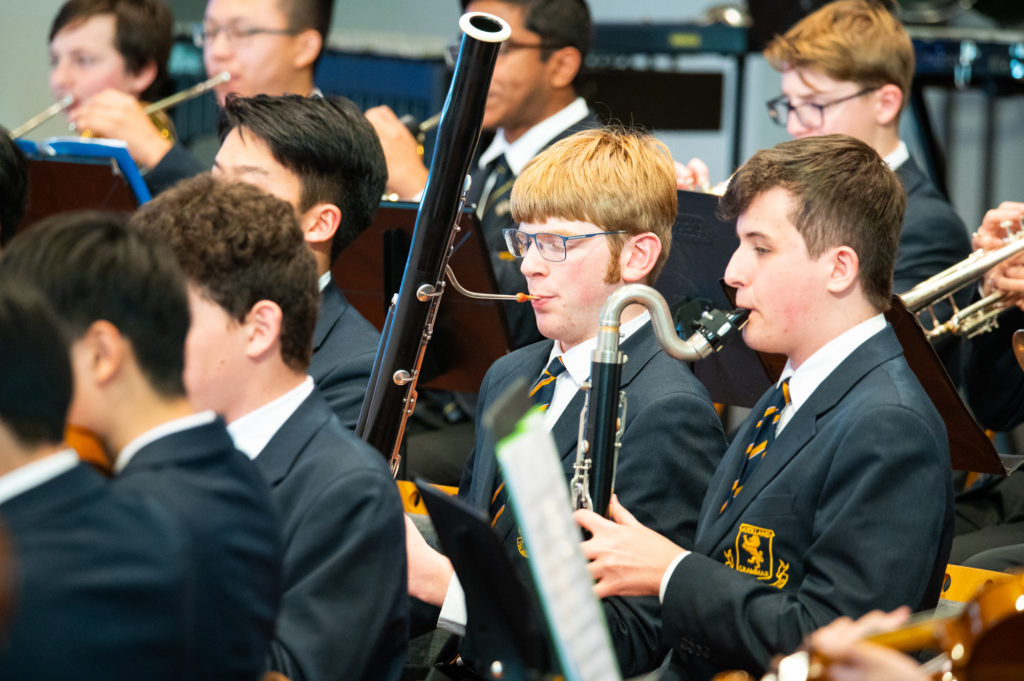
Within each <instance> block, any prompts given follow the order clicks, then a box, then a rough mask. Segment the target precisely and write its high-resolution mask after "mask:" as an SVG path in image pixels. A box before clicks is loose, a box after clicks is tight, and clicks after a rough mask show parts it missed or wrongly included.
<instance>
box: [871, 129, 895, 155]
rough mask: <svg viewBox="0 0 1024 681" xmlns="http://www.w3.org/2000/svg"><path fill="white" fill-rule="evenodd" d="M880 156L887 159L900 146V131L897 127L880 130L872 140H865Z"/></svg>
mask: <svg viewBox="0 0 1024 681" xmlns="http://www.w3.org/2000/svg"><path fill="white" fill-rule="evenodd" d="M864 141H865V142H867V143H868V144H869V145H870V146H871V148H872V149H874V150H875V151H876V152H878V155H879V156H881V157H882V158H885V157H886V156H888V155H889V154H891V153H892V152H894V151H896V148H897V147H898V146H899V145H900V133H899V129H898V128H897V127H895V126H893V127H885V128H880V129H879V130H878V131H877V133H876V134H875V135H874V136H873V138H872V139H870V140H864Z"/></svg>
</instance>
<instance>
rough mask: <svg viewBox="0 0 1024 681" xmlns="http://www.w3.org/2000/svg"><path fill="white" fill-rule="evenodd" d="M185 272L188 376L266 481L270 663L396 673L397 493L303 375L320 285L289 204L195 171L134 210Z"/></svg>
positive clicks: (294, 675) (315, 673)
mask: <svg viewBox="0 0 1024 681" xmlns="http://www.w3.org/2000/svg"><path fill="white" fill-rule="evenodd" d="M133 224H136V225H138V226H139V227H140V228H141V229H143V230H144V231H146V232H147V233H151V234H156V235H159V236H160V237H162V238H163V239H165V240H167V241H168V242H169V243H170V245H171V247H172V249H173V251H174V254H175V255H176V256H177V259H178V261H179V262H180V263H181V266H182V269H183V270H184V272H185V277H186V279H187V280H188V297H189V303H190V307H191V310H192V326H191V329H190V330H189V334H188V340H187V342H186V353H185V354H186V359H185V387H186V389H187V391H188V395H189V398H190V399H191V400H192V402H193V403H194V404H196V405H197V406H200V407H204V408H208V409H212V410H214V411H216V412H217V413H219V414H221V415H222V416H223V417H224V419H225V420H226V421H227V423H228V430H229V432H230V433H231V436H232V438H233V439H234V442H235V445H236V446H237V447H238V448H239V449H241V450H242V451H243V452H244V453H245V454H246V455H248V456H249V457H250V458H252V459H253V460H254V461H255V463H256V468H258V469H259V471H260V472H261V473H262V474H263V476H264V477H265V479H266V481H267V482H268V483H269V484H270V487H271V495H272V497H273V501H274V504H275V506H276V508H277V509H278V511H279V513H280V516H281V519H282V525H283V540H284V547H283V548H284V595H283V599H282V602H281V614H280V616H279V618H278V621H277V633H276V636H275V638H274V640H273V641H272V643H271V650H270V655H269V660H268V665H267V666H268V668H269V669H270V670H273V671H277V672H280V673H282V674H284V675H285V676H287V677H288V678H289V679H291V681H304V680H307V679H308V680H319V679H339V680H340V679H346V680H353V681H358V680H360V679H364V680H366V681H369V680H370V679H374V680H376V679H384V680H393V679H397V678H398V677H399V676H400V675H401V671H402V664H403V661H404V658H405V648H406V641H407V639H408V621H407V610H408V598H407V597H406V596H405V589H406V570H405V541H404V532H403V518H402V505H401V502H400V500H399V497H398V492H397V489H396V488H395V484H394V480H393V479H392V478H391V475H390V473H389V471H388V469H387V466H386V464H385V462H384V457H383V456H381V455H380V454H379V453H378V452H377V451H376V450H374V449H373V448H372V447H370V446H369V445H367V444H366V443H364V442H363V441H361V440H359V439H358V438H357V437H356V436H355V435H354V434H353V433H352V432H351V431H349V430H348V429H346V428H344V427H342V425H341V423H340V422H339V421H338V419H337V418H336V417H335V416H334V414H333V413H331V411H330V409H329V407H328V405H327V403H326V401H325V400H324V398H323V397H322V396H321V395H320V394H319V392H317V391H316V390H315V389H314V385H313V379H312V378H311V377H309V376H307V375H306V367H307V366H308V364H309V358H310V352H311V346H312V337H313V327H314V324H315V322H316V312H317V302H318V298H319V295H318V293H317V289H316V264H315V262H314V258H313V256H312V255H311V254H310V252H309V249H308V248H307V247H306V245H305V240H304V238H303V233H302V230H301V229H300V228H299V226H298V223H297V220H296V217H295V209H294V208H293V207H292V206H290V205H289V204H287V203H285V202H284V201H281V200H280V199H277V198H275V197H273V196H270V195H269V194H266V193H264V192H263V191H261V190H260V189H258V188H256V187H253V186H251V185H248V184H243V183H234V182H224V181H218V180H216V179H214V178H213V177H211V176H210V175H200V176H198V177H195V178H191V179H189V180H185V181H183V182H181V183H180V184H179V185H178V186H176V187H174V188H173V189H170V190H168V191H167V192H165V193H164V194H162V195H160V196H159V197H157V198H156V199H154V200H153V201H151V202H150V203H148V204H146V205H145V206H144V207H143V208H142V209H140V210H139V211H138V212H137V213H136V214H135V216H134V218H133Z"/></svg>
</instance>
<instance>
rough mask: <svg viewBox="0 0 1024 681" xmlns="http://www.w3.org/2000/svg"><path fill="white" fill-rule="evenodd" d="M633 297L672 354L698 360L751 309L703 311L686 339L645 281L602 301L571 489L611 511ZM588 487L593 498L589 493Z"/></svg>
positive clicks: (588, 503)
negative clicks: (623, 331) (622, 343)
mask: <svg viewBox="0 0 1024 681" xmlns="http://www.w3.org/2000/svg"><path fill="white" fill-rule="evenodd" d="M634 303H639V304H640V305H643V306H644V307H646V308H647V310H648V311H649V312H650V314H651V325H652V326H653V328H654V335H655V337H656V338H657V339H658V344H659V345H661V347H662V349H663V350H664V351H665V353H666V354H668V355H669V356H670V357H674V358H676V359H679V360H683V361H686V362H694V361H697V360H699V359H703V358H705V357H708V356H709V355H711V354H713V353H715V352H717V351H718V350H721V349H722V347H723V346H724V345H725V343H726V342H728V341H729V339H731V338H732V337H733V336H735V335H736V333H737V332H738V331H739V330H740V329H742V328H743V326H744V324H746V320H747V315H748V314H749V312H748V310H743V309H737V310H733V311H731V312H724V311H721V310H711V311H709V312H704V314H703V315H702V317H701V319H700V321H699V327H698V329H697V331H696V332H695V333H694V334H693V335H691V336H690V337H689V338H687V339H686V340H683V339H682V338H680V337H679V336H678V334H677V333H676V329H675V325H674V324H673V323H672V314H671V313H670V312H669V309H668V304H667V303H666V302H665V299H664V298H663V297H662V296H661V294H660V293H658V292H657V291H655V290H654V289H653V288H651V287H650V286H644V285H643V284H627V285H625V286H623V287H622V288H619V289H617V290H616V291H614V292H613V293H612V294H611V295H610V296H608V299H607V300H606V301H605V302H604V305H602V306H601V317H600V320H601V321H600V327H599V330H598V333H597V348H596V349H595V350H594V354H593V356H592V362H591V369H590V385H589V388H588V389H587V397H586V403H585V405H584V407H583V414H585V415H586V416H585V420H586V421H585V422H586V425H585V426H584V423H583V421H584V415H583V414H581V416H580V421H581V424H580V429H581V433H582V434H583V437H582V438H581V439H580V441H579V444H578V446H577V448H576V464H575V465H574V473H573V479H572V481H571V482H570V485H569V487H570V492H571V493H572V496H573V505H574V507H575V508H588V509H589V510H592V511H594V512H595V513H599V514H601V515H607V514H608V503H609V502H610V501H611V497H612V491H613V490H614V487H615V464H616V460H617V457H618V450H619V447H620V445H621V438H622V431H623V429H624V428H625V409H626V398H625V395H624V394H623V393H621V391H620V390H619V387H620V385H621V381H622V366H623V364H625V363H626V361H627V359H628V358H627V357H626V355H625V354H624V353H623V352H621V351H620V350H619V323H620V319H621V317H622V312H623V311H624V310H625V309H626V308H627V307H629V306H630V305H632V304H634ZM587 492H589V498H588V494H587Z"/></svg>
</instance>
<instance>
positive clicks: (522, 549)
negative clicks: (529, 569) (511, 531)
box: [516, 535, 529, 558]
mask: <svg viewBox="0 0 1024 681" xmlns="http://www.w3.org/2000/svg"><path fill="white" fill-rule="evenodd" d="M516 548H517V549H519V553H521V554H523V558H529V556H528V555H526V542H524V541H523V537H522V536H521V535H520V536H518V537H516Z"/></svg>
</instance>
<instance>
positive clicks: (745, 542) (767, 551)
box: [735, 523, 775, 579]
mask: <svg viewBox="0 0 1024 681" xmlns="http://www.w3.org/2000/svg"><path fill="white" fill-rule="evenodd" d="M773 539H775V531H774V530H768V529H765V528H763V527H757V526H755V525H748V524H747V523H741V524H740V529H739V531H738V532H737V533H736V546H735V549H736V571H737V572H745V573H746V574H748V575H753V576H755V577H757V578H758V579H771V578H772V575H773V573H774V567H775V564H774V558H773V556H772V540H773Z"/></svg>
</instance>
